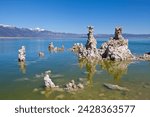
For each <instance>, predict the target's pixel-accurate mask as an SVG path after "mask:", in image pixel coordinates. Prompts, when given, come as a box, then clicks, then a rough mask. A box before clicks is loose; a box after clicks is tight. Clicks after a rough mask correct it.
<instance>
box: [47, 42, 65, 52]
mask: <svg viewBox="0 0 150 117" xmlns="http://www.w3.org/2000/svg"><path fill="white" fill-rule="evenodd" d="M64 48H65V47H64V45H62V47H61V48H59V47H55V46H54V45H53V42H51V43H50V44H49V46H48V49H49V51H51V52H57V51H64Z"/></svg>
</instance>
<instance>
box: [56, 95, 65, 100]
mask: <svg viewBox="0 0 150 117" xmlns="http://www.w3.org/2000/svg"><path fill="white" fill-rule="evenodd" d="M64 97H65V95H63V94H60V95H58V96H56V99H63V98H64Z"/></svg>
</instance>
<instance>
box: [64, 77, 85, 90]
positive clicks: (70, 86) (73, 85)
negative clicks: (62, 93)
mask: <svg viewBox="0 0 150 117" xmlns="http://www.w3.org/2000/svg"><path fill="white" fill-rule="evenodd" d="M64 89H65V90H67V91H69V92H70V91H71V92H72V91H78V90H79V89H84V85H83V84H82V83H79V84H76V83H75V81H74V80H71V81H70V82H69V83H68V84H66V85H65V88H64Z"/></svg>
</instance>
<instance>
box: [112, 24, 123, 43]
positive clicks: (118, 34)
mask: <svg viewBox="0 0 150 117" xmlns="http://www.w3.org/2000/svg"><path fill="white" fill-rule="evenodd" d="M113 39H115V40H120V39H124V38H123V36H122V28H121V27H116V28H115V36H114V38H113Z"/></svg>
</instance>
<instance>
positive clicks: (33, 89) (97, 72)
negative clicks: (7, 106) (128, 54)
mask: <svg viewBox="0 0 150 117" xmlns="http://www.w3.org/2000/svg"><path fill="white" fill-rule="evenodd" d="M105 40H106V39H98V45H99V46H100V45H101V43H102V42H103V41H105ZM50 41H53V42H54V45H55V46H58V47H61V45H62V44H64V45H65V51H64V52H57V53H51V52H49V51H48V48H47V47H48V44H49V43H50ZM76 42H82V43H84V44H85V42H86V39H74V40H73V39H70V40H69V39H67V40H64V39H62V40H52V39H38V40H35V39H22V40H19V39H13V40H5V39H1V40H0V99H44V100H45V99H48V100H49V99H98V100H99V99H150V93H149V90H150V72H149V71H150V62H149V61H134V62H133V61H123V62H110V61H99V62H97V61H95V62H92V63H91V62H87V61H86V60H80V61H79V60H78V59H77V57H76V55H75V54H74V53H72V52H70V51H68V48H70V47H71V46H72V45H73V43H76ZM22 45H24V46H26V63H25V64H19V63H18V61H17V56H18V55H17V54H18V49H19V48H20V47H21V46H22ZM129 48H130V49H131V51H132V52H133V53H134V54H142V53H144V52H148V51H149V50H150V40H148V39H131V40H129ZM39 51H43V52H44V53H45V56H44V57H43V58H40V57H39V56H38V52H39ZM47 70H51V71H52V74H51V75H52V80H53V82H54V83H55V84H57V85H59V86H60V87H64V85H65V84H66V83H68V82H69V81H70V80H72V79H74V80H75V81H76V82H77V83H78V82H81V81H80V80H82V82H84V84H85V88H84V89H83V90H79V91H76V92H71V93H70V92H66V91H54V90H48V89H45V88H44V81H43V77H40V76H39V75H40V74H41V73H44V72H45V71H47ZM37 76H39V77H37ZM104 83H111V84H116V85H119V86H121V87H126V88H128V89H129V91H118V90H110V89H107V88H106V87H104V85H103V84H104Z"/></svg>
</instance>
